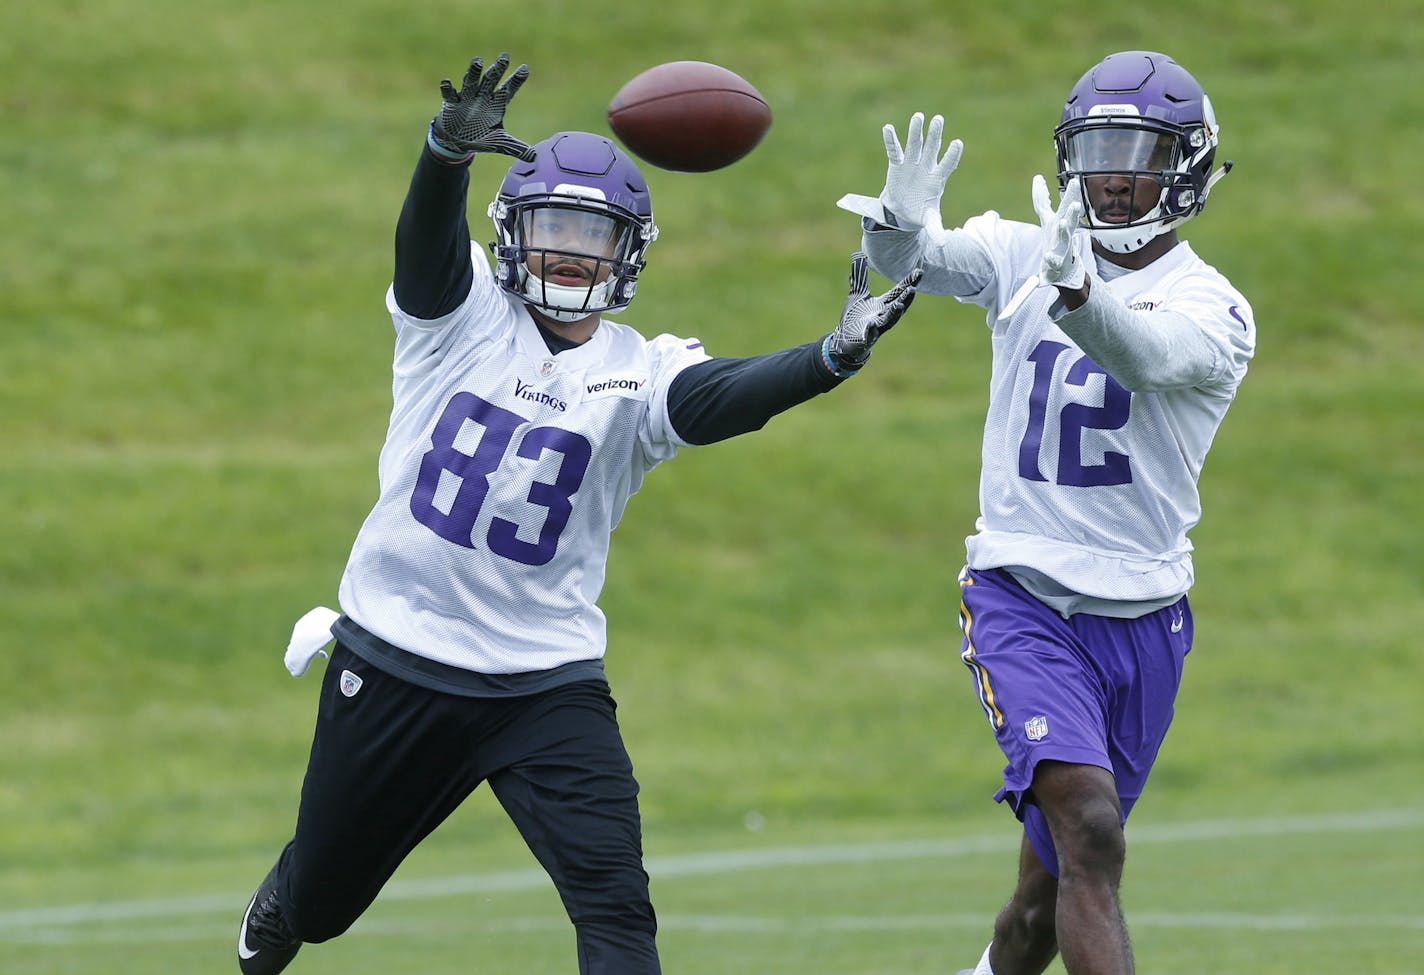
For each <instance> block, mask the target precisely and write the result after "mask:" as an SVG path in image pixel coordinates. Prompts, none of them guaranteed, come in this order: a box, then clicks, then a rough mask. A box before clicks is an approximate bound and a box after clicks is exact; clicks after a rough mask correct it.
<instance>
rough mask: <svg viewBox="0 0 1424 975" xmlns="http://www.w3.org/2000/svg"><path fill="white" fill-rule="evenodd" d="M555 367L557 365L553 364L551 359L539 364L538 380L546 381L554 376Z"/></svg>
mask: <svg viewBox="0 0 1424 975" xmlns="http://www.w3.org/2000/svg"><path fill="white" fill-rule="evenodd" d="M555 365H557V363H555V362H554V360H553V359H545V360H544V361H543V362H541V363H539V378H540V379H548V378H549V377H550V376H552V375H553V374H554V367H555Z"/></svg>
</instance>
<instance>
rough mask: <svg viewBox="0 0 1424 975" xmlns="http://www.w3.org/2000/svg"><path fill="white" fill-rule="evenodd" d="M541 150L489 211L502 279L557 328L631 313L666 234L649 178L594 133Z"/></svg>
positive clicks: (562, 136) (567, 135)
mask: <svg viewBox="0 0 1424 975" xmlns="http://www.w3.org/2000/svg"><path fill="white" fill-rule="evenodd" d="M534 150H535V155H534V159H533V160H532V161H518V162H516V163H515V164H514V165H513V166H511V167H510V170H509V174H508V175H507V176H506V177H505V180H504V184H503V185H502V186H501V187H500V191H499V195H498V196H497V197H496V198H495V200H494V202H492V203H491V204H490V206H489V216H490V218H491V219H492V220H493V221H494V225H495V233H496V235H497V240H495V241H494V242H493V243H491V244H490V249H491V250H492V251H493V252H494V256H495V262H496V266H495V279H496V280H497V281H498V283H499V285H500V287H501V288H503V289H504V290H506V291H508V292H510V293H511V294H513V295H516V296H517V297H519V298H520V299H521V300H523V301H524V302H525V303H526V304H528V305H531V306H532V307H534V308H536V309H538V310H539V313H540V314H541V315H544V316H546V317H548V318H551V319H554V320H555V321H561V322H577V321H581V320H582V319H585V318H588V317H589V316H590V315H598V314H602V313H604V312H613V311H621V310H622V309H624V308H626V307H628V303H629V302H630V301H632V300H633V295H634V293H635V291H636V290H637V286H638V273H639V272H640V271H642V269H643V267H644V266H645V264H646V261H645V260H644V257H643V255H644V254H645V252H646V251H647V248H648V245H649V244H651V243H652V242H653V241H654V240H656V239H657V236H658V228H657V226H656V225H655V224H654V223H653V212H652V202H651V199H650V197H649V194H648V189H647V184H646V182H644V180H643V177H642V174H641V173H640V172H639V171H638V167H637V166H636V165H635V164H634V163H633V161H632V160H631V159H629V158H628V156H627V154H626V153H624V152H623V151H622V150H620V149H618V148H617V147H616V146H614V145H613V144H612V143H611V142H609V141H608V140H607V139H604V138H603V137H601V136H597V135H593V134H591V133H587V132H561V133H558V134H556V135H554V136H552V137H551V138H549V139H546V140H544V141H543V142H540V143H538V144H537V145H535V146H534Z"/></svg>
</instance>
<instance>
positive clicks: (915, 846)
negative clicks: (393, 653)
mask: <svg viewBox="0 0 1424 975" xmlns="http://www.w3.org/2000/svg"><path fill="white" fill-rule="evenodd" d="M1422 824H1424V809H1387V810H1368V811H1361V812H1352V813H1333V814H1326V815H1313V816H1290V817H1280V818H1260V819H1240V820H1230V819H1222V820H1204V821H1200V822H1187V823H1177V824H1156V825H1152V826H1145V827H1141V828H1131V827H1129V843H1130V844H1131V845H1134V846H1137V845H1145V844H1146V845H1172V844H1176V843H1187V842H1199V841H1209V840H1217V839H1237V838H1241V837H1247V836H1274V835H1284V834H1292V835H1303V834H1326V833H1342V832H1355V831H1359V830H1396V829H1410V828H1413V827H1417V826H1420V825H1422ZM1018 845H1019V838H1018V834H1017V833H1016V832H1014V831H1012V830H1006V831H1005V832H1004V833H1003V834H1002V835H997V834H996V835H994V836H975V837H961V838H949V839H924V840H905V841H896V842H885V843H853V844H829V845H823V846H804V847H803V846H791V847H776V848H771V849H765V850H726V851H716V852H710V853H699V854H689V855H685V856H673V857H650V858H649V859H648V861H647V868H648V872H649V873H650V874H651V875H652V876H653V877H655V878H658V879H660V880H666V879H672V878H676V877H693V876H701V875H708V874H727V873H736V872H739V871H744V870H762V869H769V868H776V867H799V866H824V865H828V864H837V863H866V862H881V861H887V860H915V859H925V858H935V859H953V858H956V857H963V856H970V855H974V854H979V853H993V852H999V851H1011V850H1015V849H1017V848H1018ZM548 883H549V879H548V877H547V876H546V875H545V874H544V872H543V871H542V870H539V869H528V870H508V871H501V872H498V873H488V874H462V875H455V876H450V877H432V878H428V879H423V880H397V881H392V882H391V884H389V885H388V886H387V887H386V889H385V890H384V891H382V893H381V899H382V900H386V901H394V900H419V899H426V898H436V897H448V896H453V895H459V894H480V893H496V892H501V891H517V890H533V889H538V888H541V887H544V886H546V885H548ZM245 896H246V895H245V894H241V893H239V894H233V895H220V894H208V895H202V896H194V897H179V898H164V899H153V900H142V901H113V902H108V903H101V902H96V903H88V904H70V905H64V906H58V907H49V908H35V909H30V910H21V911H6V912H3V913H0V938H3V939H4V940H7V941H17V940H29V938H27V937H25V936H24V934H23V933H24V932H29V931H33V930H39V931H43V930H44V929H51V928H57V927H65V926H70V925H83V924H96V923H105V922H112V921H129V920H142V919H166V918H184V917H196V916H200V915H204V914H212V913H223V912H230V911H233V910H234V907H233V905H234V904H235V903H239V902H240V901H241V900H242V899H243V897H245ZM1180 916H1181V917H1195V918H1208V917H1213V915H1180ZM1144 917H1145V918H1147V919H1148V923H1155V924H1160V925H1164V926H1175V924H1174V923H1173V922H1171V921H1170V920H1164V919H1170V918H1174V917H1178V915H1162V914H1158V915H1151V914H1148V915H1144ZM1215 917H1217V920H1216V921H1215V922H1212V926H1226V925H1227V924H1228V923H1229V922H1232V921H1240V920H1241V917H1242V916H1241V915H1237V914H1223V915H1219V916H1215ZM1153 918H1156V919H1157V920H1156V921H1152V920H1151V919H1153ZM1267 920H1268V921H1269V922H1270V923H1272V924H1274V925H1276V926H1280V927H1285V928H1293V927H1298V926H1300V924H1303V923H1308V922H1304V921H1302V922H1299V923H1297V921H1295V920H1292V919H1290V918H1284V919H1283V918H1268V919H1267ZM1396 920H1397V921H1398V923H1395V921H1392V920H1390V919H1387V918H1386V919H1384V926H1386V927H1399V926H1404V927H1416V928H1417V927H1424V919H1421V918H1420V917H1410V916H1405V917H1401V918H1398V919H1396ZM1263 923H1265V922H1263ZM1376 923H1379V922H1376ZM1243 924H1244V926H1247V927H1250V926H1252V925H1251V924H1249V923H1246V922H1243ZM362 930H366V928H365V927H364V926H363V927H362ZM11 932H15V933H19V934H20V935H21V936H20V937H16V936H15V935H12V934H11ZM37 940H51V939H50V938H49V937H47V936H41V937H40V938H38V939H37Z"/></svg>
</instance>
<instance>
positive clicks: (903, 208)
mask: <svg viewBox="0 0 1424 975" xmlns="http://www.w3.org/2000/svg"><path fill="white" fill-rule="evenodd" d="M881 132H882V134H883V135H884V137H885V157H886V159H887V160H888V162H889V166H888V167H887V169H886V173H885V189H883V190H881V191H880V202H881V203H882V204H884V206H885V209H886V211H888V213H889V214H890V215H891V216H893V217H894V220H895V226H896V227H898V228H899V229H901V230H919V229H920V228H921V227H935V228H938V227H940V226H941V223H940V214H939V200H940V197H941V196H943V195H944V184H945V183H947V182H948V181H949V175H950V174H951V173H953V172H954V170H955V168H956V167H957V166H958V165H959V157H960V156H961V155H963V153H964V143H963V142H961V141H960V140H958V139H955V140H954V141H952V142H951V143H950V144H949V147H948V148H947V149H945V151H944V156H943V157H941V156H940V154H939V146H940V141H941V139H943V137H944V116H942V115H936V116H935V117H934V118H932V119H930V127H929V131H928V132H926V131H925V116H924V113H923V112H916V113H915V114H914V115H912V116H910V126H909V128H908V129H907V130H906V132H905V145H904V147H903V148H902V147H901V145H900V137H899V136H898V135H897V134H896V132H895V126H893V125H888V124H887V125H886V126H885V127H884V129H882V130H881Z"/></svg>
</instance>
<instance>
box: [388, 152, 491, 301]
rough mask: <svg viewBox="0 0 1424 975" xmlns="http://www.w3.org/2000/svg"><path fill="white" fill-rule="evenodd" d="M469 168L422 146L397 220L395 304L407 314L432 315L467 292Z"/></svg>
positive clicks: (470, 275) (469, 274) (469, 272)
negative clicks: (453, 164) (456, 164)
mask: <svg viewBox="0 0 1424 975" xmlns="http://www.w3.org/2000/svg"><path fill="white" fill-rule="evenodd" d="M469 187H470V167H469V166H468V165H462V166H452V165H449V164H447V163H442V162H440V161H438V160H437V159H436V158H435V156H434V155H433V154H432V153H431V151H430V148H429V147H428V146H427V147H424V148H422V149H421V152H420V160H419V161H418V162H417V163H416V164H415V174H414V175H413V176H412V177H411V180H410V189H409V190H407V191H406V196H405V203H404V204H403V205H402V206H401V212H400V218H399V219H398V220H397V221H396V265H395V278H394V283H393V285H392V287H393V289H394V292H395V300H396V304H397V305H398V306H399V307H400V309H401V311H403V312H405V313H406V314H407V315H409V316H411V317H412V318H418V319H427V320H430V319H437V318H441V317H443V316H445V315H448V314H449V313H450V312H452V311H454V310H455V309H456V308H458V307H460V303H461V302H462V301H464V300H465V297H466V296H467V295H468V294H469V293H470V285H471V283H472V282H473V274H474V272H473V269H472V267H471V264H470V226H469V223H468V221H467V220H466V217H465V206H466V197H467V195H468V193H469Z"/></svg>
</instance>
